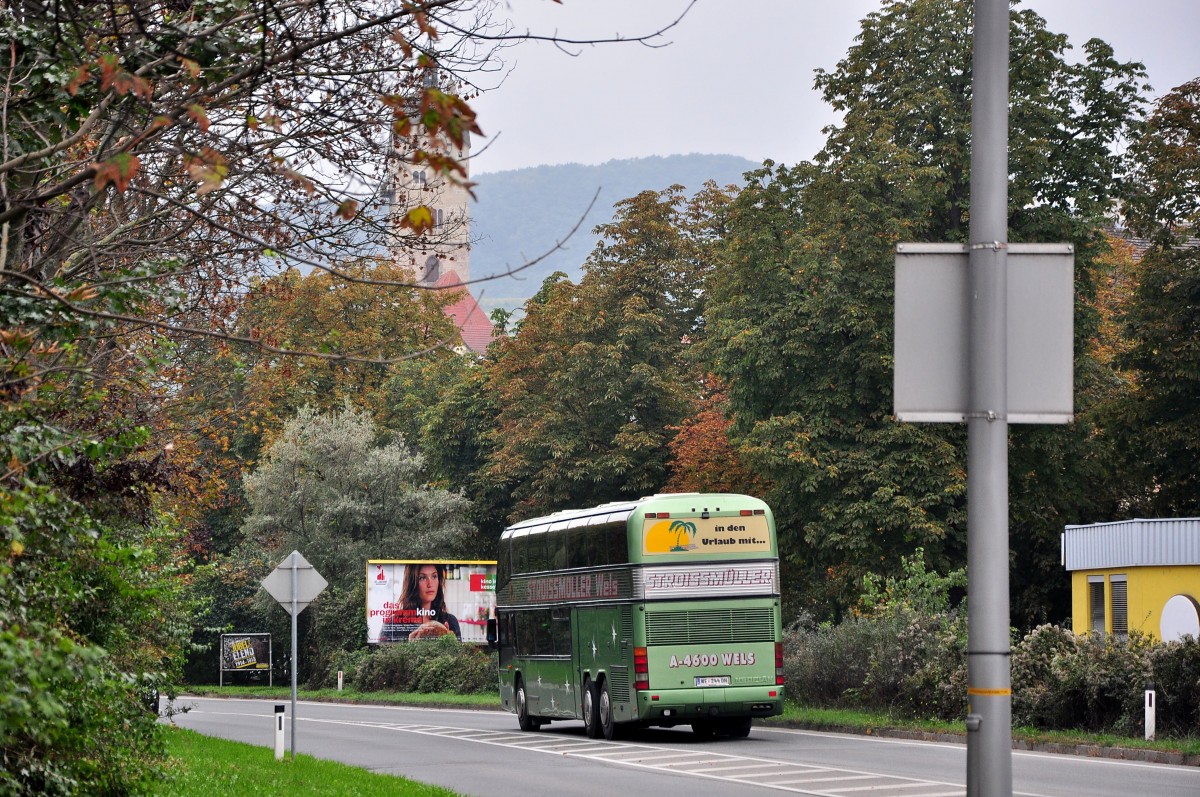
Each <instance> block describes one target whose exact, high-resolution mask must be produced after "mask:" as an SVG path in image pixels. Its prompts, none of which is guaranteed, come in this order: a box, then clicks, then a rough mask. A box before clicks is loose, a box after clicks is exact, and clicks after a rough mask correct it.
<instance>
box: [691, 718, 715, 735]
mask: <svg viewBox="0 0 1200 797" xmlns="http://www.w3.org/2000/svg"><path fill="white" fill-rule="evenodd" d="M692 735H693V736H695V737H696V738H697V739H711V738H713V737H714V736H716V735H717V728H716V726H715V725H713V723H712V720H696V721H695V722H693V723H692Z"/></svg>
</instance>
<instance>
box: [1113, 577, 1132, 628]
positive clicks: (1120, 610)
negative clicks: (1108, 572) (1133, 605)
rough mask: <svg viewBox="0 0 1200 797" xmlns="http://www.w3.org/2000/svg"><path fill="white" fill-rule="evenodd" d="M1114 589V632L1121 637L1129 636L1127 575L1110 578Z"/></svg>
mask: <svg viewBox="0 0 1200 797" xmlns="http://www.w3.org/2000/svg"><path fill="white" fill-rule="evenodd" d="M1108 583H1109V588H1110V589H1111V591H1112V632H1113V635H1114V636H1116V637H1119V638H1120V639H1127V638H1128V637H1129V585H1128V583H1126V581H1125V576H1111V577H1109V579H1108Z"/></svg>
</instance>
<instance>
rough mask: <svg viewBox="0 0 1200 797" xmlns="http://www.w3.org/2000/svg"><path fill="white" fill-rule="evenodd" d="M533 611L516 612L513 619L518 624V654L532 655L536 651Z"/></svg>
mask: <svg viewBox="0 0 1200 797" xmlns="http://www.w3.org/2000/svg"><path fill="white" fill-rule="evenodd" d="M533 614H534V613H533V612H515V613H514V614H513V619H514V620H515V621H516V626H517V655H518V656H531V655H533V653H534V650H535V645H534V635H535V632H536V629H535V623H534V618H533Z"/></svg>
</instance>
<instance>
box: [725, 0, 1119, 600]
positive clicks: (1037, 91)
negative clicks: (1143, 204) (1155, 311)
mask: <svg viewBox="0 0 1200 797" xmlns="http://www.w3.org/2000/svg"><path fill="white" fill-rule="evenodd" d="M1012 21H1013V27H1012V30H1011V47H1012V63H1013V69H1012V75H1011V81H1010V97H1011V107H1012V111H1011V133H1010V142H1011V146H1010V154H1009V163H1010V172H1011V173H1012V175H1013V179H1012V183H1013V188H1012V190H1011V192H1010V230H1011V233H1010V237H1011V239H1013V240H1063V239H1065V240H1071V241H1074V242H1075V243H1076V244H1077V246H1078V249H1079V256H1078V257H1077V265H1078V267H1079V269H1078V270H1079V273H1080V277H1079V279H1078V281H1077V286H1078V288H1079V291H1080V294H1081V296H1083V297H1085V298H1086V297H1088V296H1089V295H1090V294H1091V293H1092V292H1093V291H1094V286H1093V285H1092V284H1091V274H1090V272H1091V261H1092V258H1094V257H1095V255H1096V253H1097V251H1098V249H1099V244H1100V243H1101V242H1102V237H1101V236H1100V234H1099V233H1098V229H1099V227H1100V226H1101V225H1100V222H1101V218H1100V215H1101V214H1102V213H1103V212H1104V211H1105V210H1107V208H1108V203H1109V202H1111V199H1112V197H1113V196H1114V195H1115V194H1114V192H1115V189H1116V187H1117V186H1118V181H1117V179H1116V177H1117V167H1118V163H1117V160H1116V159H1115V158H1114V157H1112V156H1111V155H1110V154H1109V147H1110V145H1111V144H1113V143H1114V142H1115V141H1116V140H1118V139H1119V138H1120V136H1121V135H1123V134H1124V133H1125V132H1127V131H1128V130H1129V129H1130V128H1131V126H1132V125H1133V124H1134V123H1136V121H1137V119H1138V114H1137V109H1138V101H1139V86H1138V80H1139V79H1140V78H1141V77H1143V72H1142V70H1141V68H1140V65H1137V64H1121V63H1118V62H1116V61H1114V60H1113V59H1112V53H1111V49H1110V48H1108V47H1107V46H1106V45H1104V44H1103V43H1102V42H1098V41H1095V40H1093V41H1091V42H1088V43H1087V45H1086V46H1085V48H1084V49H1085V51H1086V55H1087V59H1086V61H1085V62H1084V63H1081V64H1077V65H1076V64H1069V63H1067V62H1066V61H1065V59H1064V58H1063V52H1064V50H1065V48H1066V46H1067V42H1066V39H1065V37H1063V36H1059V35H1055V34H1051V33H1050V32H1048V31H1046V29H1045V25H1044V21H1043V20H1042V19H1041V18H1040V17H1038V16H1037V15H1036V14H1034V13H1032V12H1030V11H1022V10H1019V9H1014V11H1013V13H1012ZM970 26H971V8H970V6H969V4H963V3H953V2H948V1H947V0H912V1H911V2H897V3H891V4H888V5H887V6H885V7H884V8H883V9H882V10H881V11H879V12H876V13H873V14H871V15H869V16H868V17H867V18H866V19H865V20H864V21H863V28H862V34H861V36H860V37H859V39H858V41H857V43H856V44H855V45H854V46H853V47H851V49H850V51H849V53H848V55H847V57H846V58H845V59H843V60H842V61H841V62H840V63H839V64H838V66H837V69H836V70H834V71H832V72H828V73H827V72H818V74H817V79H816V85H817V87H818V88H819V89H820V90H822V92H823V94H824V97H825V99H826V101H827V102H829V103H830V104H831V105H832V107H833V108H834V109H836V110H838V111H840V112H842V114H843V121H842V123H841V124H840V125H839V126H835V127H832V128H830V130H829V138H828V140H827V143H826V145H825V147H824V148H823V149H822V151H821V152H820V153H819V154H818V155H817V157H816V159H815V160H814V161H813V162H812V163H805V164H801V165H800V166H797V167H795V168H793V169H787V168H784V167H775V166H774V164H768V165H767V167H766V168H764V169H763V170H761V171H760V172H759V173H757V174H756V175H755V176H754V177H753V179H752V180H751V181H750V183H749V185H748V186H747V188H746V189H745V190H744V191H743V192H742V194H741V195H740V196H739V197H738V199H737V201H736V202H735V203H734V206H733V208H732V210H731V212H730V217H729V221H728V224H729V227H730V229H731V230H732V233H731V236H730V238H729V251H728V254H727V256H726V258H725V259H724V265H723V267H722V268H721V269H720V270H719V271H718V273H717V274H716V275H715V276H714V278H713V280H712V283H711V284H712V286H713V288H712V295H711V298H710V304H709V308H710V334H711V336H712V344H711V345H710V346H709V347H707V351H708V360H709V362H710V363H711V368H712V370H713V371H714V372H715V373H716V374H717V375H718V376H720V377H721V378H722V379H724V380H725V381H726V382H727V383H728V384H729V386H730V408H731V413H732V417H733V420H734V427H733V428H734V432H735V445H737V446H738V447H739V448H741V449H743V450H744V451H745V452H746V454H747V457H748V461H749V462H750V464H751V465H752V467H754V468H755V470H756V471H758V472H759V473H762V474H764V475H768V476H769V477H770V478H771V479H772V481H773V483H774V484H775V485H776V486H775V489H774V491H773V492H772V494H771V497H770V498H769V500H770V501H771V502H772V503H773V504H774V505H775V506H776V508H777V510H778V511H779V516H780V525H781V528H782V529H783V532H782V537H783V541H784V545H785V549H784V550H785V556H786V557H787V558H788V559H789V560H790V562H791V563H792V565H794V566H796V567H798V568H800V570H801V572H803V573H804V574H805V577H804V579H803V583H804V584H805V585H807V592H808V594H807V595H805V596H803V597H802V599H803V600H804V601H806V602H808V603H809V604H810V606H812V607H813V608H814V609H816V610H817V613H818V614H821V613H833V612H836V611H837V610H838V608H839V607H846V606H848V605H849V604H850V602H851V601H852V599H853V596H854V595H855V593H856V588H857V585H858V584H859V583H860V582H861V576H862V575H863V574H865V573H887V572H892V571H894V570H895V568H896V567H898V566H899V562H900V559H901V557H903V556H906V555H911V554H912V552H913V551H914V550H915V549H916V548H917V547H922V548H923V549H924V551H925V556H926V561H927V562H928V563H929V564H930V565H931V566H932V567H933V568H935V569H937V570H939V571H942V572H946V571H948V570H949V569H951V568H952V567H954V566H956V565H957V564H958V563H959V562H961V560H962V555H963V550H964V543H965V512H964V504H963V502H964V498H965V467H964V466H965V457H964V456H963V449H964V435H963V433H962V430H961V429H959V428H953V427H951V428H943V427H934V426H924V425H910V424H897V423H895V422H894V421H893V419H892V418H891V410H892V366H893V361H892V326H893V319H892V312H893V310H892V304H893V282H892V275H893V262H894V250H895V244H896V243H897V242H900V241H961V240H963V238H964V236H965V235H966V232H967V224H966V213H967V210H968V201H969V185H970V184H969V177H970V175H969V166H970V154H969V143H970V115H969V108H970V64H971V46H970V44H971V30H970ZM930 63H936V64H938V65H939V68H938V69H937V70H936V71H933V72H931V71H930V70H929V69H928V68H927V65H928V64H930ZM1085 320H1086V322H1087V323H1084V324H1080V326H1079V327H1078V329H1077V332H1078V334H1079V340H1081V341H1082V340H1086V339H1088V337H1089V336H1090V335H1091V334H1092V331H1093V328H1092V327H1093V325H1094V320H1095V319H1094V314H1093V316H1091V317H1088V318H1086V319H1085ZM1081 349H1083V347H1081V346H1077V351H1079V350H1081ZM1080 365H1081V367H1080V368H1079V373H1080V374H1081V387H1082V388H1083V390H1082V392H1083V394H1084V398H1083V400H1081V401H1080V402H1079V404H1080V405H1081V409H1082V410H1083V412H1081V416H1083V417H1082V418H1081V420H1083V421H1084V422H1083V423H1079V424H1077V425H1076V426H1075V427H1074V428H1072V429H1070V430H1051V431H1046V430H1036V431H1035V432H1033V437H1034V438H1035V440H1036V442H1033V443H1032V444H1031V447H1032V448H1033V449H1034V450H1035V451H1036V450H1039V449H1042V450H1044V449H1045V448H1046V446H1049V447H1050V448H1052V449H1053V450H1054V452H1055V453H1054V454H1053V455H1050V456H1041V457H1040V458H1039V455H1037V454H1036V453H1035V454H1031V455H1030V456H1029V457H1028V460H1027V462H1026V459H1025V458H1024V454H1023V453H1022V447H1023V445H1024V443H1023V441H1022V438H1023V437H1026V436H1027V435H1026V433H1024V432H1021V431H1015V432H1014V441H1015V444H1014V456H1013V459H1014V460H1015V461H1016V462H1026V464H1028V465H1029V468H1028V469H1026V470H1024V471H1016V472H1017V473H1018V474H1019V475H1018V476H1017V478H1015V479H1014V491H1013V495H1014V501H1013V505H1012V513H1013V518H1014V526H1016V527H1021V526H1022V525H1027V526H1028V527H1029V529H1030V530H1029V532H1028V534H1027V535H1025V534H1016V535H1014V538H1015V539H1020V540H1021V542H1020V543H1018V544H1017V545H1016V547H1015V550H1016V552H1017V556H1018V561H1019V560H1020V557H1022V556H1024V555H1025V553H1026V552H1028V551H1030V550H1036V551H1039V552H1044V551H1045V547H1044V546H1046V545H1048V544H1050V543H1051V541H1053V544H1055V545H1057V539H1058V533H1059V531H1060V530H1061V519H1062V517H1063V516H1064V515H1066V516H1068V517H1069V516H1070V515H1071V514H1072V512H1073V511H1076V510H1077V509H1078V508H1079V507H1082V506H1087V507H1092V506H1096V505H1108V504H1107V503H1106V501H1108V500H1109V499H1110V498H1111V496H1110V495H1109V494H1108V493H1096V492H1092V493H1091V494H1088V490H1087V489H1086V488H1082V487H1081V485H1094V484H1095V483H1096V480H1095V479H1090V478H1086V477H1085V476H1084V474H1086V473H1088V472H1089V469H1090V468H1100V467H1102V462H1101V461H1100V458H1092V457H1089V456H1087V455H1086V454H1085V451H1084V449H1086V441H1087V440H1088V438H1089V437H1090V432H1089V430H1088V429H1089V424H1088V423H1087V422H1086V410H1087V408H1088V407H1089V406H1090V401H1089V400H1088V399H1087V398H1086V396H1087V391H1088V390H1089V388H1090V386H1089V385H1088V383H1087V381H1086V380H1087V379H1089V378H1091V377H1089V376H1088V375H1089V374H1090V373H1091V368H1090V366H1088V365H1086V364H1084V363H1081V364H1080ZM1046 435H1049V436H1050V440H1049V441H1047V440H1045V439H1044V438H1045V436H1046ZM1068 452H1072V453H1073V454H1074V456H1071V455H1068ZM1043 465H1045V466H1046V467H1049V466H1051V465H1053V466H1054V467H1056V468H1060V469H1061V468H1064V467H1065V468H1067V469H1068V471H1071V470H1073V473H1074V475H1073V476H1065V475H1064V481H1065V482H1066V483H1070V482H1071V481H1072V480H1073V479H1074V483H1075V484H1076V485H1080V486H1076V487H1074V488H1073V489H1071V490H1070V491H1069V492H1068V494H1067V495H1066V496H1063V497H1061V498H1059V499H1058V501H1057V503H1056V504H1055V506H1054V512H1052V513H1050V512H1047V511H1046V510H1047V506H1046V504H1045V503H1044V502H1045V500H1046V498H1047V492H1048V490H1043V489H1042V485H1040V484H1038V483H1036V482H1035V483H1034V485H1033V486H1035V487H1036V488H1037V489H1026V488H1027V487H1028V486H1029V485H1027V484H1025V483H1024V482H1023V476H1024V474H1025V473H1028V472H1031V471H1032V472H1035V473H1044V471H1042V470H1040V469H1041V467H1042V466H1043ZM1059 472H1061V470H1060V471H1059ZM1106 483H1107V482H1106ZM1062 486H1063V482H1058V481H1056V482H1055V484H1054V487H1055V488H1059V487H1062ZM1035 528H1036V531H1034V530H1033V529H1035ZM1016 572H1017V573H1018V574H1020V573H1022V572H1026V570H1025V569H1024V568H1022V567H1021V566H1018V567H1017V568H1016ZM1028 572H1031V573H1032V572H1037V573H1038V576H1037V577H1038V578H1041V577H1043V574H1042V572H1041V571H1040V570H1038V571H1033V570H1032V569H1029V571H1028ZM1018 578H1019V576H1018ZM1022 611H1024V609H1023V608H1017V609H1016V611H1015V613H1020V612H1022Z"/></svg>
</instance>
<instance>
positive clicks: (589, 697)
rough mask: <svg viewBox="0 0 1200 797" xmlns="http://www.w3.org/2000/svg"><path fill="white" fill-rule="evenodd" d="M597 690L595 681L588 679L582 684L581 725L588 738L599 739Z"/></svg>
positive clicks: (601, 730)
mask: <svg viewBox="0 0 1200 797" xmlns="http://www.w3.org/2000/svg"><path fill="white" fill-rule="evenodd" d="M598 693H599V690H598V689H597V688H596V682H595V681H592V680H590V679H589V680H588V681H587V682H585V683H584V685H583V727H584V730H586V731H587V737H588V738H589V739H599V738H600V734H601V733H603V729H602V728H601V727H600V712H599V711H597V707H598V705H599V703H600V697H599V694H598Z"/></svg>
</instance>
